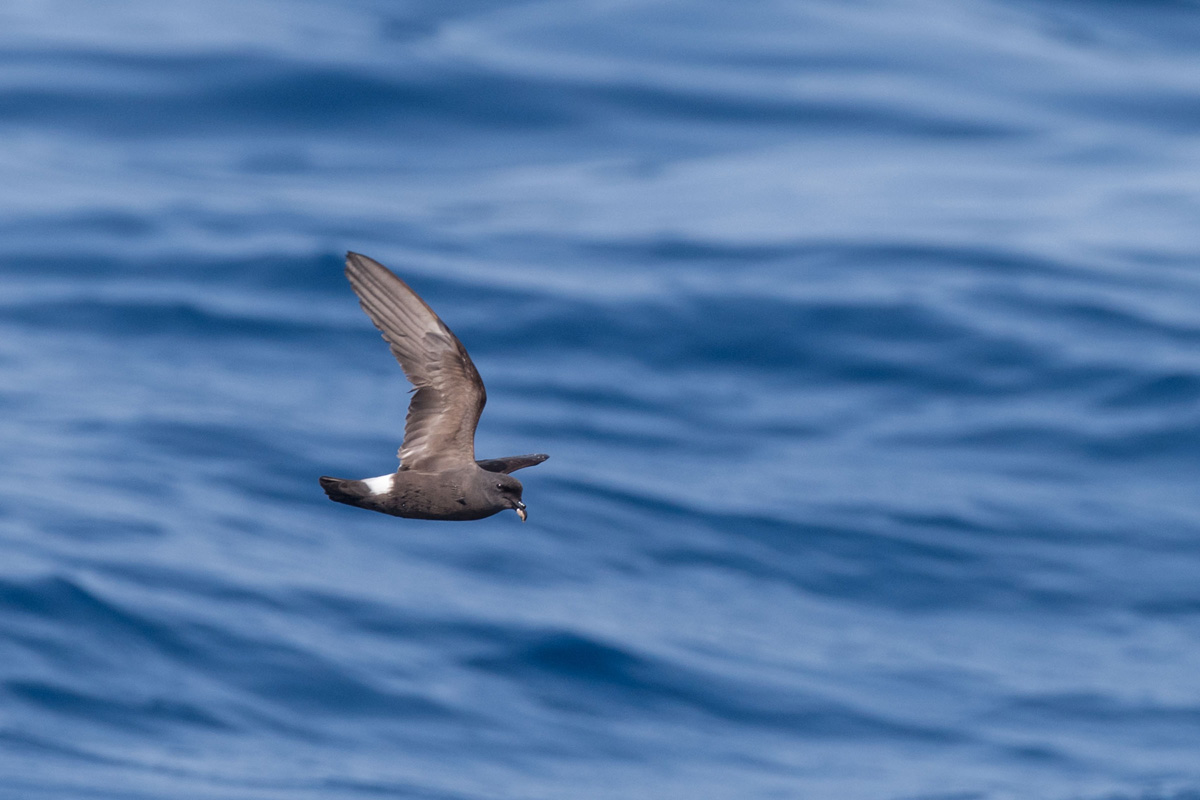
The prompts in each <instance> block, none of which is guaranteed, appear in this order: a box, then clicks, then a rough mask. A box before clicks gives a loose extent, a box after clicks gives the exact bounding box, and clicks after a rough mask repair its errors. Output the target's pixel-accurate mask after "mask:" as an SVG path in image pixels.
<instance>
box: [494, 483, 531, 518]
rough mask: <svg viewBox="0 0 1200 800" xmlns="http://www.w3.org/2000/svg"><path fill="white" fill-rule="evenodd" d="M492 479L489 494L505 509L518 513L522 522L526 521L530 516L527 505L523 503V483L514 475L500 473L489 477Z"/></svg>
mask: <svg viewBox="0 0 1200 800" xmlns="http://www.w3.org/2000/svg"><path fill="white" fill-rule="evenodd" d="M488 477H489V478H490V479H491V481H492V482H491V486H490V489H489V493H490V494H491V495H493V496H494V498H495V499H496V501H497V502H498V503H499V504H500V505H502V506H504V507H505V508H511V509H512V510H514V511H516V512H517V516H518V517H520V518H521V522H524V521H525V518H526V517H527V516H528V514H526V513H525V504H524V503H522V502H521V491H522V488H523V487H522V486H521V482H520V481H519V480H517V479H516V478H514V477H513V476H512V475H505V474H504V473H502V472H498V473H496V474H495V475H489V476H488Z"/></svg>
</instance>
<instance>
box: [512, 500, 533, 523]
mask: <svg viewBox="0 0 1200 800" xmlns="http://www.w3.org/2000/svg"><path fill="white" fill-rule="evenodd" d="M513 509H514V510H515V511H516V512H517V516H518V517H520V518H521V522H524V521H525V518H526V517H528V516H529V515H528V514H526V513H525V504H524V503H522V502H521V501H520V500H518V501H517V504H516V505H515V506H513Z"/></svg>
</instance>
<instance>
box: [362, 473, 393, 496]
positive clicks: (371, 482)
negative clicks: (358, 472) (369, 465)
mask: <svg viewBox="0 0 1200 800" xmlns="http://www.w3.org/2000/svg"><path fill="white" fill-rule="evenodd" d="M395 477H396V473H394V472H389V473H388V474H387V475H380V476H379V477H378V478H363V483H365V484H366V485H367V488H368V489H370V490H371V494H387V493H388V492H390V491H391V490H392V479H393V478H395Z"/></svg>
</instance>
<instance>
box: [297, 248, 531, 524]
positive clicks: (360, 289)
mask: <svg viewBox="0 0 1200 800" xmlns="http://www.w3.org/2000/svg"><path fill="white" fill-rule="evenodd" d="M346 277H347V278H349V280H350V285H351V286H352V287H353V288H354V291H355V293H356V294H357V295H358V297H359V302H360V303H361V305H362V307H363V310H364V311H365V312H366V313H367V316H368V317H370V318H371V321H372V322H374V323H375V327H377V328H379V330H380V331H381V332H382V334H383V338H384V340H386V341H387V343H388V344H389V345H390V346H391V351H392V354H393V355H394V356H395V357H396V360H397V361H399V362H400V366H401V367H402V368H403V369H404V374H405V375H406V376H407V377H408V379H409V381H410V382H411V383H412V384H413V386H414V387H415V394H414V395H413V399H412V402H411V403H410V404H409V407H408V417H407V420H406V422H405V426H404V443H403V444H402V445H401V446H400V452H399V456H400V468H399V469H398V470H397V471H396V472H394V473H392V474H390V475H380V476H379V477H377V478H365V479H362V480H353V479H344V478H330V477H328V476H323V477H322V478H321V486H322V488H324V489H325V493H326V494H327V495H329V498H330V499H331V500H335V501H337V502H339V503H346V504H347V505H352V506H358V507H360V508H366V509H369V510H372V511H379V512H381V513H384V514H391V515H393V516H397V517H409V518H412V519H440V520H471V519H483V518H484V517H490V516H491V515H492V514H496V513H498V512H500V511H504V510H505V509H509V508H511V509H513V510H515V511H516V512H517V514H519V515H520V517H521V519H522V520H524V519H525V516H526V515H525V504H524V502H522V500H521V493H522V487H521V482H520V481H518V480H517V479H516V478H514V477H512V476H511V475H509V474H508V473H510V472H512V471H514V470H518V469H522V468H524V467H530V466H533V465H534V464H540V463H541V462H543V461H545V460H546V458H547V456H545V455H543V454H540V453H539V454H534V455H527V456H509V457H507V458H497V459H488V460H483V461H476V460H475V426H476V425H477V424H478V422H479V415H480V413H481V412H482V411H483V406H484V403H486V402H487V393H486V392H485V391H484V388H483V381H482V380H481V379H480V377H479V372H478V371H476V369H475V365H474V364H473V363H472V362H471V357H470V356H469V355H467V351H466V348H464V347H463V346H462V343H461V342H459V341H458V337H456V336H455V335H454V334H453V333H452V332H451V331H450V329H449V328H447V327H446V325H445V323H443V322H442V321H441V319H439V318H438V316H437V314H435V313H434V312H433V309H431V308H430V307H429V306H428V305H427V304H426V303H425V301H424V300H422V299H421V298H420V297H419V296H418V295H417V293H416V292H414V291H413V290H412V289H411V288H409V286H408V284H406V283H404V281H402V280H400V279H399V278H397V277H396V276H395V275H393V274H392V273H391V272H390V271H389V270H388V269H387V268H386V267H384V266H383V265H382V264H380V263H379V262H377V261H374V260H372V259H370V258H367V257H366V256H362V255H359V254H358V253H348V254H347V256H346Z"/></svg>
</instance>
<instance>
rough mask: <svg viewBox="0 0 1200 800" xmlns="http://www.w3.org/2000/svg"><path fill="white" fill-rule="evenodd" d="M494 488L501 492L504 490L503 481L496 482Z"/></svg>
mask: <svg viewBox="0 0 1200 800" xmlns="http://www.w3.org/2000/svg"><path fill="white" fill-rule="evenodd" d="M496 488H497V489H499V490H500V491H502V492H503V491H504V484H503V483H497V484H496Z"/></svg>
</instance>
